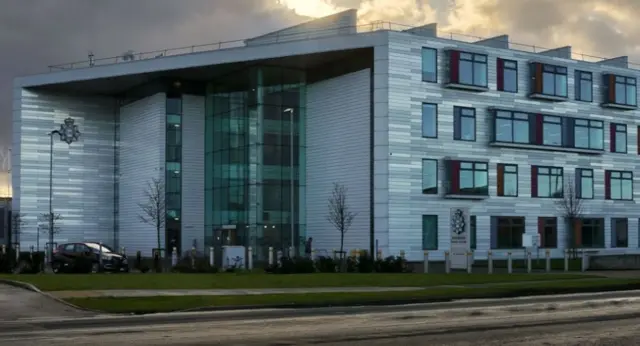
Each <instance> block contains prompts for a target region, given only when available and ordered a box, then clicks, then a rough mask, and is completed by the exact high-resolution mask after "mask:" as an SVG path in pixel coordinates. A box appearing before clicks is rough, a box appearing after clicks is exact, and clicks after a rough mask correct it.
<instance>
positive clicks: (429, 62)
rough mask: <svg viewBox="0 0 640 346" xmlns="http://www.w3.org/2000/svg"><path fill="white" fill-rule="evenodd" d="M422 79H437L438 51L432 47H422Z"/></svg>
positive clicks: (429, 80)
mask: <svg viewBox="0 0 640 346" xmlns="http://www.w3.org/2000/svg"><path fill="white" fill-rule="evenodd" d="M422 81H423V82H432V83H435V82H437V81H438V51H437V50H435V49H434V48H425V47H423V48H422Z"/></svg>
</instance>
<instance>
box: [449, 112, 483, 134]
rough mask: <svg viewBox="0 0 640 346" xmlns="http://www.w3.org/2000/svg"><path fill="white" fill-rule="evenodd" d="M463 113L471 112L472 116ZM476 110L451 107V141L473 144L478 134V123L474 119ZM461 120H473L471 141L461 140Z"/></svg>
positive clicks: (475, 118)
mask: <svg viewBox="0 0 640 346" xmlns="http://www.w3.org/2000/svg"><path fill="white" fill-rule="evenodd" d="M465 111H473V115H470V114H464V113H465ZM476 115H477V114H476V109H475V108H471V107H460V106H454V107H453V118H454V119H453V139H454V140H456V141H464V142H475V141H476V139H477V137H478V136H477V134H478V122H477V117H476ZM463 118H467V119H472V120H473V139H465V138H462V120H463Z"/></svg>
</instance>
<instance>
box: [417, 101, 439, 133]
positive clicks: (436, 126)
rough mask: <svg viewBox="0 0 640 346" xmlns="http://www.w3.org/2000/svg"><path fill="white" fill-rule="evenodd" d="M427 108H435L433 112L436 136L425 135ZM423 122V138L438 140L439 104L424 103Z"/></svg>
mask: <svg viewBox="0 0 640 346" xmlns="http://www.w3.org/2000/svg"><path fill="white" fill-rule="evenodd" d="M425 106H433V110H434V120H433V121H434V124H433V125H434V128H433V131H434V132H435V135H433V136H429V135H425V133H424V116H425V113H424V110H425ZM421 111H422V113H421V120H422V128H421V131H422V138H438V104H437V103H429V102H423V103H422V108H421Z"/></svg>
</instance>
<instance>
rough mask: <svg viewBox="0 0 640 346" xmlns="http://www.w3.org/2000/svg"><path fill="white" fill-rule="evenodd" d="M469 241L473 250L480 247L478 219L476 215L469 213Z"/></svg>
mask: <svg viewBox="0 0 640 346" xmlns="http://www.w3.org/2000/svg"><path fill="white" fill-rule="evenodd" d="M469 243H470V248H471V249H472V250H475V249H476V248H477V247H478V219H477V217H476V216H475V215H469Z"/></svg>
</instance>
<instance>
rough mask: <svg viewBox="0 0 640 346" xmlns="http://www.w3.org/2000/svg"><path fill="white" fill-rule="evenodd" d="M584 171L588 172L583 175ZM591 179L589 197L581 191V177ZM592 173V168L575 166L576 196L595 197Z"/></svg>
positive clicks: (582, 197) (583, 197) (581, 197)
mask: <svg viewBox="0 0 640 346" xmlns="http://www.w3.org/2000/svg"><path fill="white" fill-rule="evenodd" d="M584 173H588V174H587V175H584ZM585 178H586V179H591V184H590V185H591V197H585V196H584V194H583V191H582V179H585ZM594 181H595V177H594V173H593V169H592V168H577V169H576V186H575V187H574V188H575V189H576V192H577V193H576V197H577V198H579V199H594V198H595V189H594Z"/></svg>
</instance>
